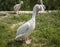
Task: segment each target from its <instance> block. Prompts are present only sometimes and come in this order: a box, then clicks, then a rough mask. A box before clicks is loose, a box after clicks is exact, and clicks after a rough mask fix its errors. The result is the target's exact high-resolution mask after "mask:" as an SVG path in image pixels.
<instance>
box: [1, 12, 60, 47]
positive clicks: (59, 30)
mask: <svg viewBox="0 0 60 47" xmlns="http://www.w3.org/2000/svg"><path fill="white" fill-rule="evenodd" d="M4 16H5V18H1V17H4ZM6 16H7V17H6ZM31 16H32V15H31V14H20V15H16V14H9V15H0V18H1V19H0V47H60V12H55V13H45V14H43V13H42V14H38V15H37V16H36V28H35V30H34V31H33V32H32V34H31V35H30V36H29V38H31V39H32V43H31V44H29V45H26V44H25V43H24V42H22V41H20V40H13V41H12V39H13V38H15V36H16V30H17V28H18V27H19V26H20V25H22V24H23V23H25V22H26V21H28V20H29V19H30V18H31Z"/></svg>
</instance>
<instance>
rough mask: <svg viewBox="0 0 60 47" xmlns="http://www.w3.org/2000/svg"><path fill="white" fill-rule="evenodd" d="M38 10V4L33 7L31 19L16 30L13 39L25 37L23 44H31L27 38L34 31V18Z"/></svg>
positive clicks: (39, 7)
mask: <svg viewBox="0 0 60 47" xmlns="http://www.w3.org/2000/svg"><path fill="white" fill-rule="evenodd" d="M39 10H41V6H40V5H39V4H36V5H35V6H34V7H33V14H32V18H31V19H30V20H29V21H27V22H26V23H24V24H23V25H21V26H20V27H19V28H18V29H17V33H16V37H15V39H17V38H21V37H25V43H26V44H30V43H31V39H29V38H28V36H29V35H30V34H31V33H32V31H33V30H34V29H35V17H36V15H37V14H38V11H39Z"/></svg>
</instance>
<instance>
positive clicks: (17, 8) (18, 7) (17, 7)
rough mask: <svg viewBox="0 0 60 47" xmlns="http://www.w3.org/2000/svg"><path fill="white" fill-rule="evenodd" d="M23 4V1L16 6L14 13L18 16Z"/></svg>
mask: <svg viewBox="0 0 60 47" xmlns="http://www.w3.org/2000/svg"><path fill="white" fill-rule="evenodd" d="M22 4H23V1H20V3H19V4H16V5H14V11H15V12H16V13H17V14H18V11H19V9H20V8H21V5H22Z"/></svg>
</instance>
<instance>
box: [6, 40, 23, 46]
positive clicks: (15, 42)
mask: <svg viewBox="0 0 60 47" xmlns="http://www.w3.org/2000/svg"><path fill="white" fill-rule="evenodd" d="M23 43H24V41H22V40H13V41H10V42H8V43H7V47H19V46H22V45H23Z"/></svg>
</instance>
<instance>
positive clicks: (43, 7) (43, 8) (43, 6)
mask: <svg viewBox="0 0 60 47" xmlns="http://www.w3.org/2000/svg"><path fill="white" fill-rule="evenodd" d="M40 2H41V7H42V8H41V10H42V11H44V10H45V9H46V7H45V5H44V4H43V0H40Z"/></svg>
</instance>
